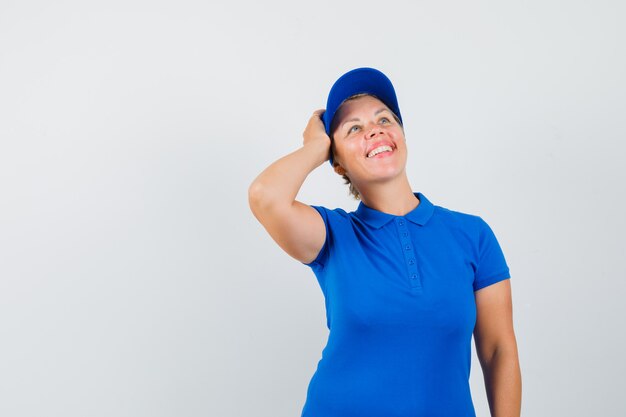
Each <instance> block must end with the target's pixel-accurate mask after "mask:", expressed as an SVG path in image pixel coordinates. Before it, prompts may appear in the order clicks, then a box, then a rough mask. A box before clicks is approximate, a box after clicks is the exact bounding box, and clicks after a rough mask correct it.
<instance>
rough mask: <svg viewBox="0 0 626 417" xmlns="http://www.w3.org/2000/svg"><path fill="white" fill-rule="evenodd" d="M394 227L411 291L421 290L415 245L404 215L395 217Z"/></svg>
mask: <svg viewBox="0 0 626 417" xmlns="http://www.w3.org/2000/svg"><path fill="white" fill-rule="evenodd" d="M395 223H396V228H397V230H398V238H399V240H400V245H401V248H402V254H403V256H404V261H405V264H406V267H407V272H408V283H409V286H410V287H411V289H412V290H413V291H421V290H422V280H421V275H420V273H419V270H418V268H417V266H418V265H417V256H416V253H415V245H413V242H412V241H411V234H410V233H409V229H408V227H407V220H406V219H405V218H404V217H396V218H395Z"/></svg>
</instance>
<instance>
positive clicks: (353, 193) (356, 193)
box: [330, 93, 404, 200]
mask: <svg viewBox="0 0 626 417" xmlns="http://www.w3.org/2000/svg"><path fill="white" fill-rule="evenodd" d="M363 96H370V97H374V98H375V99H377V100H380V99H379V98H378V97H376V96H375V95H373V94H367V93H359V94H355V95H353V96H350V97H348V98H347V99H345V100H344V101H343V103H341V105H343V104H344V103H345V102H347V101H350V100H354V99H357V98H359V97H363ZM381 101H382V100H381ZM339 107H341V106H339ZM389 111H390V112H391V114H392V115H393V118H394V119H395V120H396V122H397V123H398V124H399V125H400V127H401V128H402V131H404V126H402V122H401V121H400V118H399V117H398V116H396V114H395V113H394V112H393V111H392V110H391V109H389ZM336 123H337V120H335V121H334V122H333V125H332V128H331V132H333V133H332V135H331V139H332V140H331V145H330V146H331V149H332V152H333V155H336V153H335V138H334V136H335V135H334V131H335V128H336ZM338 165H339V164H338V163H337V159H336V158H335V162H334V163H333V167H337V166H338ZM341 177H342V178H343V180H344V182H345V184H347V185H348V190H349V194H350V195H351V196H352V197H353V198H354V199H355V200H360V199H361V194H360V193H359V190H357V188H356V187H355V186H354V184H352V181H350V178H348V176H347V175H346V174H345V172H344V173H343V174H341Z"/></svg>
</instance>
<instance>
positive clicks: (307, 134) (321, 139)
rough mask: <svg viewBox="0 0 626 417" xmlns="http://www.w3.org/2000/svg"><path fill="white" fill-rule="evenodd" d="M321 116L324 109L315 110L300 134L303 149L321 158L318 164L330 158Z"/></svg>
mask: <svg viewBox="0 0 626 417" xmlns="http://www.w3.org/2000/svg"><path fill="white" fill-rule="evenodd" d="M322 114H324V109H319V110H315V111H314V112H313V115H312V116H311V118H310V119H309V122H308V123H307V125H306V128H305V129H304V132H303V133H302V137H303V138H304V140H303V142H302V143H303V145H304V147H305V148H307V149H312V150H314V152H316V153H318V155H319V157H320V158H322V159H321V162H320V164H321V163H323V162H325V161H328V158H329V156H330V138H329V137H328V135H327V134H326V128H325V127H324V122H323V121H322V118H321V116H322Z"/></svg>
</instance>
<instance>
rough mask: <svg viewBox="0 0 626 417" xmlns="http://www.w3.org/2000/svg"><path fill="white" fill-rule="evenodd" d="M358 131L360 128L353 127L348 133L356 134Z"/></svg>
mask: <svg viewBox="0 0 626 417" xmlns="http://www.w3.org/2000/svg"><path fill="white" fill-rule="evenodd" d="M357 130H359V127H358V126H352V127H351V128H350V130H348V133H354V132H356V131H357Z"/></svg>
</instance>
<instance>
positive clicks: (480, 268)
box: [474, 217, 511, 291]
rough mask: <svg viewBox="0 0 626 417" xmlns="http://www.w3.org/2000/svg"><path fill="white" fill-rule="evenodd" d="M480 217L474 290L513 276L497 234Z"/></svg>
mask: <svg viewBox="0 0 626 417" xmlns="http://www.w3.org/2000/svg"><path fill="white" fill-rule="evenodd" d="M479 219H480V221H479V233H478V262H477V266H476V270H475V275H474V291H478V290H480V289H481V288H484V287H487V286H489V285H492V284H495V283H497V282H500V281H502V280H505V279H507V278H510V277H511V275H510V273H509V267H508V265H507V263H506V259H505V258H504V254H503V253H502V249H501V248H500V244H499V243H498V240H497V239H496V235H495V234H494V233H493V230H492V229H491V227H489V225H488V224H487V222H485V221H484V220H483V219H482V218H480V217H479Z"/></svg>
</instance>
